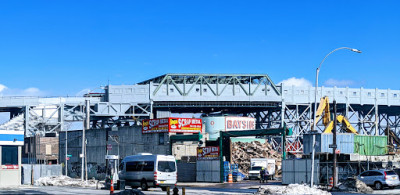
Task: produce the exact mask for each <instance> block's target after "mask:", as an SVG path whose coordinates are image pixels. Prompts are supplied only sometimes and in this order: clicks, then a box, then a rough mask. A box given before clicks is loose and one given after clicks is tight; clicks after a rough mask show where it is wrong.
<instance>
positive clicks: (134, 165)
mask: <svg viewBox="0 0 400 195" xmlns="http://www.w3.org/2000/svg"><path fill="white" fill-rule="evenodd" d="M139 163H140V162H139V161H134V162H126V172H131V171H141V170H142V166H140V164H139Z"/></svg>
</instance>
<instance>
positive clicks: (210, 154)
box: [197, 146, 219, 160]
mask: <svg viewBox="0 0 400 195" xmlns="http://www.w3.org/2000/svg"><path fill="white" fill-rule="evenodd" d="M218 159H219V147H218V146H207V147H198V148H197V160H218Z"/></svg>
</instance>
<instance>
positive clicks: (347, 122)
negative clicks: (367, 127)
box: [324, 115, 358, 134]
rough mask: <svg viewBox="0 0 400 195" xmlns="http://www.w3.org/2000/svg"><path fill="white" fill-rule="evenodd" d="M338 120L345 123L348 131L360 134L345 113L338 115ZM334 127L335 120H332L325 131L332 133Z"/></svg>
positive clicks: (344, 125)
mask: <svg viewBox="0 0 400 195" xmlns="http://www.w3.org/2000/svg"><path fill="white" fill-rule="evenodd" d="M336 120H337V122H338V123H341V124H342V125H343V127H344V128H345V129H346V132H348V133H354V134H358V133H357V131H356V129H354V127H353V126H352V125H351V124H350V122H349V120H348V119H347V118H346V117H344V116H343V115H338V116H336ZM332 129H333V121H331V122H330V123H329V124H328V125H327V126H326V127H325V130H324V133H332Z"/></svg>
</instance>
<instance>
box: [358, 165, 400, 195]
mask: <svg viewBox="0 0 400 195" xmlns="http://www.w3.org/2000/svg"><path fill="white" fill-rule="evenodd" d="M358 179H359V180H361V181H363V182H364V183H365V184H367V185H369V186H373V187H375V189H377V190H380V189H383V188H384V187H389V188H395V187H396V186H399V185H400V180H399V176H398V175H397V174H396V172H394V171H391V170H384V169H383V170H369V171H365V172H362V173H361V174H360V175H359V176H358Z"/></svg>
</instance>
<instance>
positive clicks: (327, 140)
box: [303, 133, 355, 154]
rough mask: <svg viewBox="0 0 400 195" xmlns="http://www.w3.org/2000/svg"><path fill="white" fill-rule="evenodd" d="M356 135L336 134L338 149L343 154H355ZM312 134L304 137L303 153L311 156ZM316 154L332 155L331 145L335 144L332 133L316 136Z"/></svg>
mask: <svg viewBox="0 0 400 195" xmlns="http://www.w3.org/2000/svg"><path fill="white" fill-rule="evenodd" d="M354 136H355V135H354V134H353V133H338V134H336V144H337V149H338V150H339V152H340V153H341V154H352V153H354ZM312 139H313V138H312V134H304V135H303V153H304V154H310V153H311V152H312ZM315 141H316V146H315V152H316V153H332V152H333V150H332V148H329V145H330V144H332V143H333V134H332V133H320V134H316V135H315Z"/></svg>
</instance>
